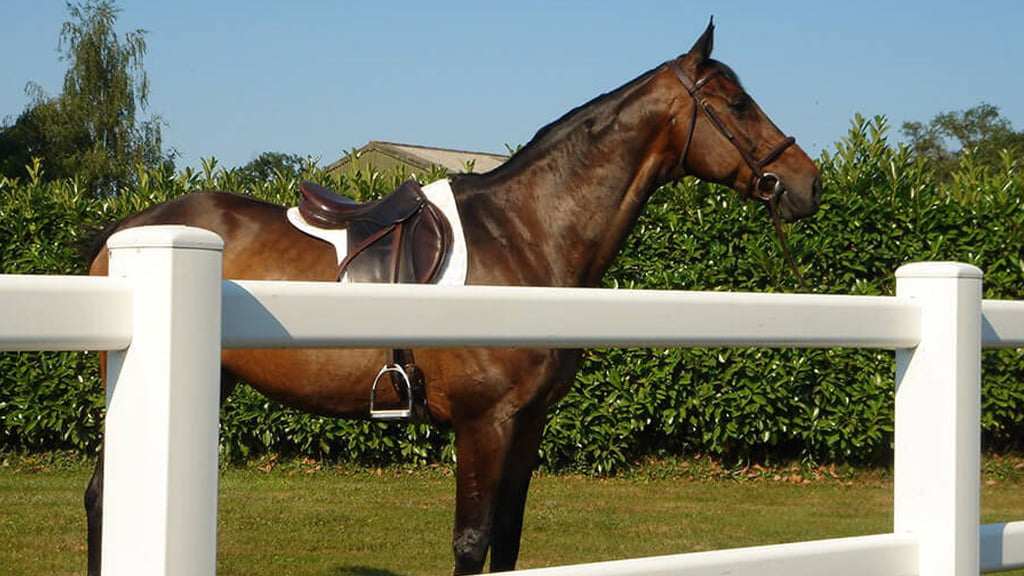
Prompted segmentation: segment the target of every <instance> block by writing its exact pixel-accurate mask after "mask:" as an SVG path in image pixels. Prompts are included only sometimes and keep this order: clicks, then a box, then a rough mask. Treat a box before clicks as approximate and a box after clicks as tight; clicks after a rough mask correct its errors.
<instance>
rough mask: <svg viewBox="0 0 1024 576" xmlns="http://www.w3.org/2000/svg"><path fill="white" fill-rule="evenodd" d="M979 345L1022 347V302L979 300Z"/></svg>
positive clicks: (1023, 330) (1023, 304)
mask: <svg viewBox="0 0 1024 576" xmlns="http://www.w3.org/2000/svg"><path fill="white" fill-rule="evenodd" d="M981 313H982V318H981V345H982V346H983V347H985V348H1024V302H1020V301H1016V300H983V301H982V302H981Z"/></svg>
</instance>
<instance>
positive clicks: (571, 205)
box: [85, 22, 822, 574]
mask: <svg viewBox="0 0 1024 576" xmlns="http://www.w3.org/2000/svg"><path fill="white" fill-rule="evenodd" d="M713 43H714V23H713V22H711V23H709V24H708V26H707V28H706V29H705V30H704V32H703V33H702V34H701V36H700V37H699V38H698V39H697V41H696V42H695V43H694V44H693V46H692V47H691V48H690V49H689V51H687V52H686V53H685V54H682V55H680V56H678V57H675V58H672V59H670V60H668V61H667V62H665V63H662V64H660V65H658V66H657V67H655V68H653V69H651V70H648V71H647V72H645V73H643V74H641V75H640V76H638V77H637V78H635V79H634V80H632V81H630V82H628V83H626V84H624V85H623V86H621V87H619V88H617V89H615V90H613V91H610V92H608V93H605V94H602V95H599V96H598V97H596V98H594V99H593V100H591V101H590V102H588V103H586V104H583V105H582V106H579V107H577V108H575V109H573V110H571V111H569V112H568V113H566V114H565V115H564V116H562V117H561V118H560V119H558V120H556V121H554V122H552V123H551V124H549V125H547V126H545V127H543V128H541V129H540V130H539V131H538V132H537V134H536V135H535V136H534V137H533V139H531V140H530V141H529V142H528V143H527V145H526V146H524V147H523V148H522V149H520V150H519V151H518V152H516V153H515V154H514V155H512V157H511V158H510V159H509V160H508V161H507V162H506V163H504V164H503V165H501V166H499V167H498V168H495V169H494V170H492V171H489V172H486V173H482V174H458V175H453V176H451V177H450V185H451V188H452V192H453V195H454V197H455V201H456V205H457V209H458V213H459V215H460V216H461V218H462V221H463V233H464V235H465V241H466V245H467V251H468V254H467V258H468V272H467V279H466V282H467V283H468V284H475V285H509V286H566V287H572V286H587V287H589V286H595V285H597V284H598V282H599V281H600V279H601V277H602V275H603V274H604V273H605V271H606V270H607V269H608V268H609V266H610V264H611V262H612V260H613V259H614V258H615V256H616V254H617V253H618V252H619V251H620V249H621V248H622V246H623V244H624V242H625V241H626V238H627V235H628V234H629V232H630V230H631V228H632V226H633V225H634V223H635V222H636V221H637V218H638V217H639V214H640V212H641V210H642V209H643V208H644V204H645V203H646V201H647V200H648V198H649V197H650V195H651V194H652V193H653V192H654V190H655V189H657V188H659V187H660V186H662V185H664V184H667V183H671V182H674V181H676V180H679V179H681V178H683V177H686V176H694V177H697V178H699V179H702V180H704V181H709V182H714V183H718V184H722V185H725V186H728V187H730V188H732V189H733V190H735V191H737V192H738V193H739V194H741V195H742V196H743V197H745V198H753V199H761V200H765V201H767V203H768V205H769V207H770V211H771V212H772V214H773V215H775V214H776V213H777V214H778V215H780V216H781V217H782V218H784V219H785V220H787V221H793V220H796V219H799V218H803V217H807V216H811V215H813V214H814V213H815V212H816V211H817V209H818V206H819V203H820V197H821V188H822V183H821V175H820V172H819V171H818V169H817V167H816V166H815V164H814V162H813V161H812V160H811V159H810V158H809V157H808V156H807V154H806V153H805V152H804V151H803V150H802V149H801V148H800V147H799V146H798V145H796V144H795V140H794V139H793V138H792V137H787V136H786V135H785V134H784V133H783V132H782V131H781V130H780V129H779V128H778V127H777V126H776V125H775V124H774V123H772V121H771V120H769V118H768V117H767V116H766V114H765V113H764V112H763V111H762V109H761V108H760V107H759V106H758V104H757V103H756V102H755V101H754V100H753V99H752V98H751V97H750V95H749V94H747V92H746V91H745V90H744V88H743V87H742V85H741V84H740V81H739V78H738V77H737V75H736V73H735V72H734V71H733V70H732V69H731V68H729V67H728V66H726V65H725V64H723V63H721V62H719V61H717V60H714V59H712V58H711V52H712V47H713ZM776 219H777V218H776ZM154 224H184V225H189V226H197V227H200V228H205V229H208V230H212V231H213V232H216V233H217V234H219V235H220V236H221V238H223V239H224V255H223V267H224V270H223V276H224V278H230V279H242V280H301V281H323V282H334V281H336V280H337V274H338V270H337V259H336V254H335V252H334V250H333V247H332V246H330V245H329V244H327V243H326V242H323V241H321V240H317V239H314V238H312V237H310V236H307V235H305V234H303V233H301V232H299V231H297V230H296V229H295V228H294V227H293V226H292V225H291V224H289V222H288V220H287V219H286V208H285V207H282V206H278V205H275V204H271V203H268V202H264V201H261V200H257V199H253V198H250V197H246V196H242V195H237V194H232V193H227V192H197V193H193V194H189V195H186V196H182V197H180V198H177V199H174V200H170V201H167V202H164V203H162V204H158V205H156V206H153V207H150V208H148V209H146V210H143V211H141V212H139V213H136V214H134V215H131V216H129V217H127V218H126V219H124V220H123V221H121V222H119V223H116V224H115V225H113V226H111V227H110V228H109V229H108V230H107V233H106V235H105V236H104V237H101V238H100V241H101V242H102V241H105V237H106V236H108V235H109V234H110V233H113V232H114V231H116V230H121V229H125V228H130V227H135V226H144V225H154ZM106 273H107V256H106V254H105V252H104V251H102V250H99V251H98V252H97V254H96V255H95V257H94V259H93V260H92V263H91V267H90V274H92V275H105V274H106ZM414 352H415V358H416V364H417V365H418V366H419V369H420V370H421V372H422V376H423V380H424V382H425V392H424V396H425V399H424V402H425V408H426V410H427V411H428V412H429V416H430V419H431V420H432V421H433V422H435V423H437V424H438V425H442V426H450V427H451V429H453V430H454V433H455V449H456V458H457V460H456V472H455V476H456V480H455V484H456V487H455V491H456V503H455V519H454V527H453V531H452V551H453V553H454V569H453V573H454V574H476V573H480V572H482V571H483V569H484V567H485V562H486V559H487V555H488V553H490V569H491V571H506V570H512V569H514V568H515V565H516V561H517V558H518V556H519V551H520V535H521V533H522V529H523V511H524V507H525V504H526V497H527V490H528V488H529V485H530V479H531V476H532V473H533V469H534V468H535V466H536V463H537V460H538V448H539V444H540V441H541V435H542V433H543V429H544V425H545V411H546V408H547V407H548V406H550V405H551V404H552V403H554V402H556V401H557V400H559V399H560V398H562V397H563V396H564V395H565V394H566V392H567V390H568V387H569V386H570V384H571V383H572V381H573V379H574V375H575V373H576V370H577V366H578V364H579V362H580V357H581V351H579V350H547V349H532V348H509V349H504V348H487V349H422V350H416V351H414ZM386 354H387V351H384V350H349V349H308V350H307V349H301V350H295V349H290V350H224V351H222V375H223V377H222V382H221V395H222V398H227V397H228V395H229V394H231V391H232V390H233V389H234V387H235V385H236V384H237V383H238V382H239V381H243V382H245V383H247V384H248V385H250V386H252V387H254V388H255V389H257V390H258V391H260V392H261V393H262V394H264V395H266V396H267V397H269V398H271V399H273V400H276V401H278V402H281V403H283V404H285V405H288V406H292V407H295V408H298V409H301V410H306V411H310V412H313V413H317V414H322V415H328V416H332V417H355V418H360V417H361V418H365V417H367V416H368V411H369V408H370V396H371V382H373V381H374V374H375V373H377V371H378V369H379V368H380V367H381V365H382V364H383V363H384V362H385V356H386ZM384 388H390V387H384ZM380 394H382V395H384V396H387V395H390V396H391V398H389V399H388V400H389V401H394V402H398V401H399V400H400V398H399V396H398V394H397V393H395V392H394V391H392V390H388V389H385V390H381V391H380ZM102 490H103V461H102V457H101V458H100V461H99V463H97V465H96V470H95V473H94V474H93V476H92V479H91V480H90V482H89V485H88V488H87V490H86V494H85V504H86V511H87V517H88V526H89V536H88V542H89V570H90V574H98V573H99V565H100V558H99V554H100V538H101V533H102V526H101V516H102V498H103V496H102V494H103V493H102Z"/></svg>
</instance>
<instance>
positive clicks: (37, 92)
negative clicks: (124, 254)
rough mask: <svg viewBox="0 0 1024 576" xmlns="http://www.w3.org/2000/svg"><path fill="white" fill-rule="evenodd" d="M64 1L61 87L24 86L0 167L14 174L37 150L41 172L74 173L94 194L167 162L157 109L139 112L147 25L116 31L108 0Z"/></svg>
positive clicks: (0, 149) (145, 87)
mask: <svg viewBox="0 0 1024 576" xmlns="http://www.w3.org/2000/svg"><path fill="white" fill-rule="evenodd" d="M67 7H68V14H69V17H70V19H69V20H68V21H67V22H65V23H64V25H63V26H62V28H61V31H60V38H59V42H58V51H59V52H60V54H61V60H62V61H64V62H67V63H68V69H67V72H66V73H65V75H64V86H63V91H62V93H61V94H60V95H59V96H56V97H50V96H49V95H47V94H46V92H45V91H44V90H43V88H42V87H41V86H39V85H37V84H35V83H30V84H29V85H28V86H27V87H26V93H27V94H28V96H29V99H30V103H29V105H28V107H27V108H26V110H25V111H24V112H23V113H22V114H21V116H20V117H19V118H18V120H17V122H16V123H15V124H14V125H13V126H11V127H9V128H6V129H4V130H3V133H2V134H0V155H3V156H4V158H3V159H2V160H3V161H2V164H0V169H3V170H4V171H5V172H7V173H8V175H12V176H14V175H17V174H11V172H16V171H17V170H19V169H20V170H23V169H24V166H26V165H27V164H28V163H29V162H28V161H29V160H31V158H39V159H40V160H41V161H42V165H43V170H44V173H45V176H46V177H47V178H48V179H56V178H76V179H78V180H79V181H80V182H81V183H82V185H83V186H85V187H87V188H88V189H89V190H91V191H93V192H95V193H99V194H107V193H114V192H116V191H118V190H120V189H122V188H124V187H125V186H126V185H129V184H131V183H132V181H133V179H134V178H135V174H136V173H137V167H138V166H139V165H142V166H146V167H150V168H152V167H164V168H166V169H168V170H173V162H172V156H173V155H172V154H165V153H164V151H163V147H162V140H161V134H160V126H161V121H160V119H159V117H156V116H153V117H150V118H148V119H142V118H140V114H141V112H142V111H143V110H145V109H146V107H147V105H148V102H149V80H148V78H147V75H146V71H145V69H144V67H143V59H144V57H145V55H146V40H145V36H146V31H145V30H134V31H132V32H128V33H127V34H125V35H123V36H120V35H119V34H118V32H117V30H116V24H117V17H118V14H119V13H120V9H119V8H117V7H116V6H115V5H114V3H113V2H111V1H110V0H88V1H86V2H84V3H81V4H71V3H69V4H68V5H67Z"/></svg>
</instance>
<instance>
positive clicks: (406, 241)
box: [299, 180, 452, 284]
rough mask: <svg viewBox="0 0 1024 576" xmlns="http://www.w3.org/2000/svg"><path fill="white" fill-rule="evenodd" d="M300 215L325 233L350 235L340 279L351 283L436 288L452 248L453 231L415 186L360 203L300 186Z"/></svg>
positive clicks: (305, 184) (308, 185)
mask: <svg viewBox="0 0 1024 576" xmlns="http://www.w3.org/2000/svg"><path fill="white" fill-rule="evenodd" d="M299 190H300V191H301V193H302V195H301V199H300V202H299V213H301V214H302V217H303V218H305V219H306V221H307V222H309V223H310V224H313V225H314V226H318V227H321V228H328V229H332V230H339V229H346V230H347V231H348V253H347V255H346V257H345V259H344V260H343V261H342V262H341V264H340V265H339V267H338V275H337V278H338V279H340V278H341V277H342V276H343V275H345V274H348V279H349V280H350V281H352V282H387V283H419V284H426V283H430V282H433V281H434V280H435V279H436V277H437V276H438V273H439V272H440V271H441V267H442V264H443V263H444V261H445V258H446V257H447V256H448V252H449V250H451V245H452V229H451V225H450V224H449V222H448V219H447V218H445V216H444V214H443V213H442V212H441V210H440V209H438V208H437V206H435V205H434V204H432V203H431V202H430V201H429V200H427V198H426V196H424V194H423V190H422V188H421V187H420V185H419V184H418V183H417V182H415V181H412V180H410V181H408V182H404V183H402V185H400V186H399V187H398V188H397V189H395V191H394V192H392V193H390V194H388V195H387V196H385V197H383V198H380V199H379V200H374V201H372V202H365V203H360V202H356V201H355V200H352V199H351V198H348V197H347V196H344V195H342V194H339V193H337V192H335V191H333V190H330V189H328V188H325V187H323V186H320V185H319V184H314V183H312V182H302V183H301V184H299Z"/></svg>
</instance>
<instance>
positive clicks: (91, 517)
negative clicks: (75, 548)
mask: <svg viewBox="0 0 1024 576" xmlns="http://www.w3.org/2000/svg"><path fill="white" fill-rule="evenodd" d="M85 516H86V521H87V522H88V525H89V535H88V550H89V576H100V549H101V547H102V544H103V450H102V449H101V450H100V454H99V459H97V460H96V468H95V469H94V470H93V473H92V478H91V479H90V480H89V486H87V487H86V489H85Z"/></svg>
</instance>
